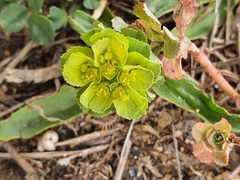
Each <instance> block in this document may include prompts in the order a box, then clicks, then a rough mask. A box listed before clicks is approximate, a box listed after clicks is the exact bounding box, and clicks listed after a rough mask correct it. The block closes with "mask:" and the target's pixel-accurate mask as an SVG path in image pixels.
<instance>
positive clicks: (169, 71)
mask: <svg viewBox="0 0 240 180" xmlns="http://www.w3.org/2000/svg"><path fill="white" fill-rule="evenodd" d="M162 68H163V72H164V74H165V75H166V76H167V77H168V78H170V79H182V65H181V58H176V59H175V58H173V59H167V58H166V57H164V58H163V59H162Z"/></svg>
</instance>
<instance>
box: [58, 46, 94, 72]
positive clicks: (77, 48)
mask: <svg viewBox="0 0 240 180" xmlns="http://www.w3.org/2000/svg"><path fill="white" fill-rule="evenodd" d="M77 52H80V53H83V54H85V55H86V56H88V57H89V58H91V59H93V52H92V50H91V49H90V48H88V47H82V46H73V47H72V48H70V49H68V50H67V52H65V53H64V54H62V56H61V57H60V69H61V71H62V70H63V65H64V64H65V62H66V61H67V60H68V59H69V57H70V56H71V54H73V53H77Z"/></svg>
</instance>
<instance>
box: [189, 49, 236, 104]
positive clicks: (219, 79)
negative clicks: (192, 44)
mask: <svg viewBox="0 0 240 180" xmlns="http://www.w3.org/2000/svg"><path fill="white" fill-rule="evenodd" d="M189 53H190V54H191V55H192V56H193V58H194V59H195V60H197V61H198V62H199V63H200V64H201V65H202V66H203V68H204V69H205V71H206V72H207V73H208V74H209V75H210V76H211V77H212V78H213V80H214V81H215V82H216V83H217V84H218V85H219V87H221V88H222V89H223V91H224V92H225V93H226V94H227V95H228V96H229V97H230V98H231V99H232V100H233V101H234V102H235V103H236V106H237V108H240V94H238V93H237V92H236V91H235V90H234V89H233V87H232V86H231V85H230V84H229V83H228V82H227V80H226V79H225V78H224V77H223V76H222V74H221V73H220V71H219V70H218V69H216V67H214V66H213V64H212V63H211V61H210V60H209V59H208V57H207V55H206V54H205V53H203V52H202V51H200V52H197V51H190V52H189Z"/></svg>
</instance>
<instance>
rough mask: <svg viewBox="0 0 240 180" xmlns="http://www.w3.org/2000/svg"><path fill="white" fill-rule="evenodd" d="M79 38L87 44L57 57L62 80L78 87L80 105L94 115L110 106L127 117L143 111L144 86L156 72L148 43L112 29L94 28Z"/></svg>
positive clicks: (148, 86) (145, 94)
mask: <svg viewBox="0 0 240 180" xmlns="http://www.w3.org/2000/svg"><path fill="white" fill-rule="evenodd" d="M86 37H87V38H86ZM82 39H87V40H86V41H85V42H86V44H88V45H89V46H90V47H73V48H71V49H69V50H68V51H67V52H66V53H64V54H63V55H62V56H61V59H60V63H61V70H62V74H63V77H64V79H65V80H66V82H67V83H69V84H70V85H72V86H77V87H81V88H80V90H79V92H78V95H77V98H78V101H79V105H80V107H81V108H82V109H83V110H84V111H86V112H88V113H90V114H93V115H97V116H102V115H105V114H107V113H108V112H109V111H111V110H112V108H113V107H115V108H116V112H117V114H118V115H120V116H122V117H124V118H127V119H136V118H139V117H141V116H142V115H143V114H145V112H146V108H147V106H148V95H147V90H148V89H149V88H150V87H151V86H152V85H153V83H154V82H155V81H156V79H157V77H158V75H159V73H160V65H159V64H158V63H156V62H152V61H150V60H149V58H150V49H149V47H148V45H147V44H146V43H144V42H142V41H138V40H136V39H134V38H130V37H125V36H123V35H122V34H120V33H117V32H115V31H114V30H112V29H100V28H96V29H94V33H93V30H91V31H89V32H87V33H86V34H85V35H83V36H82ZM141 52H144V53H141Z"/></svg>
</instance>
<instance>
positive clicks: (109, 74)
mask: <svg viewBox="0 0 240 180" xmlns="http://www.w3.org/2000/svg"><path fill="white" fill-rule="evenodd" d="M100 71H101V73H102V75H103V76H104V77H105V78H106V79H108V80H111V79H113V78H114V77H115V75H116V73H117V69H116V67H114V66H113V65H111V64H107V63H106V64H104V65H102V66H101V68H100Z"/></svg>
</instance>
